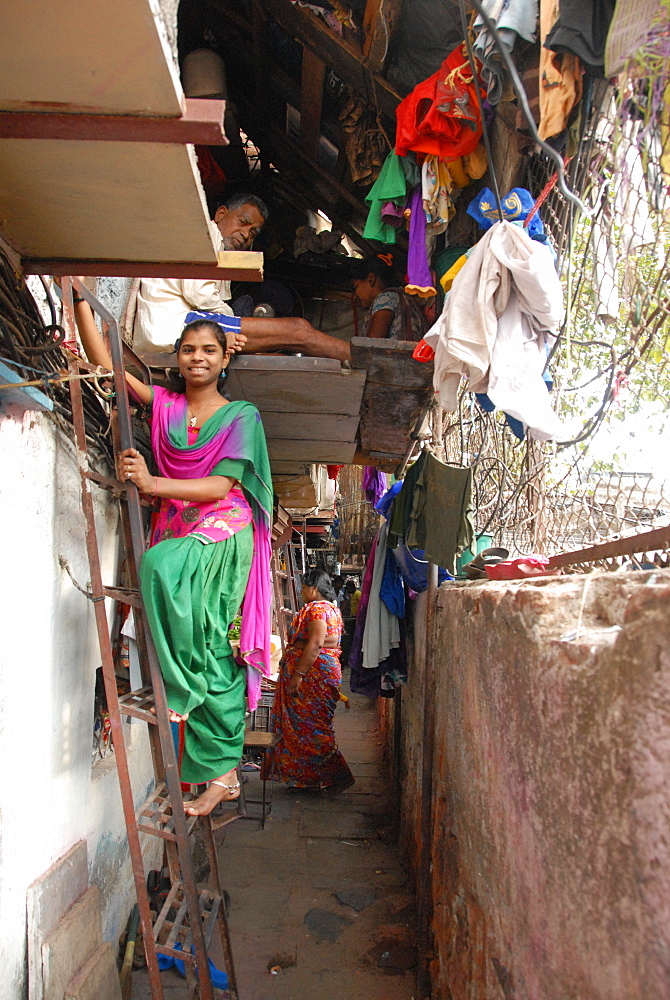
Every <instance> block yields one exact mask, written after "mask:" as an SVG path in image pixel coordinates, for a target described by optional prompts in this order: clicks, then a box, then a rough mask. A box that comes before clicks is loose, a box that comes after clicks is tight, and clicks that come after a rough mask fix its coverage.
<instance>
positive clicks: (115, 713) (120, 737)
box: [63, 282, 163, 1000]
mask: <svg viewBox="0 0 670 1000" xmlns="http://www.w3.org/2000/svg"><path fill="white" fill-rule="evenodd" d="M64 284H65V282H64ZM63 292H64V295H63V299H64V302H65V298H66V296H65V288H64V289H63ZM65 308H66V310H67V304H66V306H65ZM68 365H69V369H70V374H71V375H73V376H76V375H78V374H79V366H78V364H77V361H76V359H75V358H74V357H72V358H70V359H69V361H68ZM70 396H71V399H72V418H73V424H74V431H75V442H76V446H77V466H78V470H79V478H80V485H81V504H82V510H83V512H84V521H85V524H86V551H87V554H88V563H89V571H90V574H91V589H92V596H93V610H94V614H95V624H96V629H97V633H98V643H99V646H100V654H101V659H102V675H103V680H104V684H105V691H106V694H107V708H108V710H109V720H110V725H111V729H112V739H113V741H114V755H115V757H116V766H117V770H118V774H119V790H120V793H121V803H122V806H123V812H124V816H125V820H126V832H127V835H128V848H129V850H130V859H131V865H132V870H133V877H134V879H135V889H136V894H137V905H138V909H139V913H140V921H141V923H142V933H143V935H144V939H145V941H149V942H151V941H153V926H152V921H151V911H150V909H149V896H148V893H147V888H146V875H145V873H144V860H143V857H142V846H141V844H140V838H139V831H138V829H137V825H136V820H135V803H134V801H133V791H132V784H131V780H130V769H129V767H128V757H127V754H126V747H125V740H124V732H123V725H124V723H123V721H122V719H121V714H120V711H119V702H118V697H117V691H116V675H115V673H114V654H113V651H112V642H111V637H110V634H109V623H108V621H107V610H106V608H105V597H104V593H103V582H102V571H101V569H100V558H99V550H98V539H97V533H96V529H95V514H94V510H93V498H92V495H91V484H90V480H89V479H88V476H87V472H88V462H87V461H86V456H87V447H86V430H85V425H84V408H83V400H82V391H81V383H80V381H79V379H78V378H72V379H70ZM146 953H147V968H148V972H149V983H150V985H151V995H152V997H153V998H154V1000H163V986H162V983H161V978H160V969H159V968H158V958H157V955H156V952H155V950H154V949H153V948H152V947H150V946H149V947H147V948H146Z"/></svg>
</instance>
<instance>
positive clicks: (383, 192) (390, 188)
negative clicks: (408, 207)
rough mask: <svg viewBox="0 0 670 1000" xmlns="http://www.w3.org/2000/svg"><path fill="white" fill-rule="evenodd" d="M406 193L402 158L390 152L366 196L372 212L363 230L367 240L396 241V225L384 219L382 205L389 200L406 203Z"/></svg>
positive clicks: (401, 203)
mask: <svg viewBox="0 0 670 1000" xmlns="http://www.w3.org/2000/svg"><path fill="white" fill-rule="evenodd" d="M406 195H407V181H406V179H405V171H404V170H403V168H402V163H401V160H400V158H399V157H398V156H396V154H395V153H394V152H390V153H389V155H388V156H387V157H386V159H385V161H384V165H383V166H382V169H381V173H380V174H379V177H378V178H377V180H376V181H375V183H374V184H373V185H372V187H371V188H370V190H369V191H368V193H367V194H366V196H365V200H366V202H367V203H368V205H369V206H370V213H369V215H368V219H367V222H366V223H365V229H364V230H363V236H364V237H365V239H366V240H377V241H378V242H380V243H395V241H396V227H395V226H392V225H389V224H388V223H386V222H384V221H383V220H382V206H383V205H384V204H386V203H387V202H389V201H391V202H394V203H396V204H400V205H404V203H405V198H406Z"/></svg>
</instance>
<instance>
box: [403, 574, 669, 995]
mask: <svg viewBox="0 0 670 1000" xmlns="http://www.w3.org/2000/svg"><path fill="white" fill-rule="evenodd" d="M421 600H422V601H424V603H425V598H424V597H423V596H422V598H421ZM437 601H438V610H437V650H438V655H437V663H436V681H435V690H434V698H435V704H436V743H435V767H434V775H433V777H434V781H433V821H434V822H433V838H434V846H433V872H432V882H433V899H434V919H433V929H434V935H435V943H436V959H435V961H434V963H433V970H432V971H433V984H434V988H433V1000H437V998H439V1000H465V998H468V1000H471V998H473V997H476V998H477V1000H494V998H495V1000H500V998H505V1000H526V998H528V1000H614V998H616V1000H621V998H625V1000H659V998H663V997H670V834H669V833H668V831H669V830H670V573H669V572H667V571H665V572H656V573H627V574H595V575H592V576H587V577H578V576H574V577H566V578H557V579H553V580H550V579H546V580H538V581H535V582H532V581H525V582H522V583H513V584H501V583H482V584H464V585H451V586H449V585H446V586H444V587H443V588H441V590H440V591H439V592H438V597H437ZM423 610H424V605H422V606H421V607H420V608H419V611H420V616H419V617H421V612H422V611H423ZM417 624H418V626H419V630H420V629H421V623H420V622H418V623H417ZM611 626H621V630H620V631H616V632H608V631H606V630H607V629H608V628H610V627H611ZM578 627H581V628H582V630H585V634H583V635H581V637H580V638H578V639H576V640H575V639H570V638H569V634H570V633H572V632H574V630H575V629H576V628H578ZM422 663H423V660H422V655H421V650H420V649H419V650H418V656H417V657H416V659H415V662H414V664H413V667H412V670H411V674H410V683H409V685H408V687H407V688H406V689H405V691H404V692H403V699H402V738H401V745H400V747H399V748H398V751H399V754H400V758H401V762H402V789H403V801H402V818H401V823H402V831H401V833H402V846H403V850H404V853H405V856H406V858H407V860H408V861H409V862H410V864H413V865H416V862H417V857H418V843H419V841H418V802H419V791H420V782H421V766H420V755H421V746H420V744H421V734H422V724H423V709H422V706H423V683H422Z"/></svg>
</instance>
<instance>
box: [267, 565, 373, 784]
mask: <svg viewBox="0 0 670 1000" xmlns="http://www.w3.org/2000/svg"><path fill="white" fill-rule="evenodd" d="M302 598H303V601H304V602H305V603H304V606H303V607H302V608H301V609H300V611H299V612H298V614H297V615H296V616H295V617H294V619H293V621H292V622H291V625H290V626H289V631H288V645H287V647H286V652H285V656H284V661H283V664H282V671H281V675H280V677H279V682H278V684H277V690H276V692H275V700H274V705H273V708H272V717H271V721H272V729H273V730H274V732H276V733H279V734H280V735H281V737H282V739H281V741H280V742H279V744H278V745H277V746H276V747H275V749H274V751H273V756H274V767H273V766H272V764H273V762H272V760H268V762H267V764H266V765H265V769H264V774H265V776H266V777H270V776H271V773H270V772H272V777H273V778H274V779H275V780H276V781H286V782H288V784H289V787H292V788H308V789H324V790H327V791H328V792H331V793H337V792H341V791H343V790H344V789H345V788H349V787H350V786H351V785H353V783H354V780H355V779H354V776H353V774H352V773H351V771H350V770H349V767H348V765H347V762H346V761H345V759H344V757H343V756H342V754H341V753H340V751H339V749H338V747H337V742H336V740H335V733H334V731H333V715H334V713H335V708H336V706H337V703H338V701H339V697H340V683H341V681H342V669H341V667H340V652H341V650H340V641H341V636H342V616H341V614H340V612H339V610H338V607H337V604H336V603H335V592H334V590H333V587H332V583H331V580H330V577H329V576H328V574H327V573H325V572H324V571H323V570H319V569H314V570H310V571H309V572H307V573H305V575H304V576H303V578H302Z"/></svg>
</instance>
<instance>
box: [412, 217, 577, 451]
mask: <svg viewBox="0 0 670 1000" xmlns="http://www.w3.org/2000/svg"><path fill="white" fill-rule="evenodd" d="M563 315H564V309H563V292H562V288H561V283H560V280H559V278H558V275H557V274H556V271H555V269H554V262H553V258H552V255H551V253H550V251H549V249H548V248H547V247H546V246H544V245H543V244H542V243H538V242H536V241H534V240H531V239H530V237H529V236H528V234H527V233H525V232H524V231H523V230H522V229H521V228H519V227H518V226H517V225H515V224H514V223H511V222H507V221H506V220H505V221H503V222H496V223H495V225H494V226H493V227H492V228H491V229H489V230H488V232H486V233H485V234H484V236H483V237H482V238H481V240H480V241H479V243H477V245H476V246H475V247H474V248H473V250H472V253H471V255H470V257H469V258H468V261H467V262H466V264H465V265H464V266H463V267H462V269H461V270H460V272H459V273H458V274H457V275H456V277H455V278H454V281H453V285H452V288H451V292H450V293H449V295H448V297H447V298H446V299H445V303H444V308H443V310H442V314H441V316H440V317H439V319H438V320H437V322H436V323H435V324H434V325H433V326H432V327H431V329H430V330H429V331H428V333H427V334H426V335H425V337H424V339H425V340H426V342H427V343H428V344H429V345H430V346H431V347H432V348H433V349H434V350H435V373H434V377H433V384H434V387H435V390H436V391H437V392H438V393H439V395H440V401H441V403H442V406H443V407H444V408H445V409H446V410H447V411H449V412H453V411H454V410H455V409H456V408H457V405H458V389H459V386H460V382H461V378H462V376H463V375H465V376H467V377H468V379H469V388H470V389H471V390H472V391H474V392H487V391H488V394H489V396H490V398H491V400H492V401H493V402H494V403H495V405H496V406H497V407H498V408H499V409H501V410H504V411H505V412H506V413H510V414H512V416H515V417H517V419H519V420H521V421H522V422H523V423H524V424H525V425H526V427H527V428H528V430H529V431H531V433H532V436H533V437H535V438H537V439H539V440H548V439H551V438H553V437H555V436H557V435H559V434H560V433H561V427H560V423H559V421H558V418H557V417H556V415H555V414H554V412H553V410H552V409H551V406H550V403H549V397H548V394H547V391H546V388H545V386H544V381H543V379H542V371H543V369H544V366H545V362H546V349H547V346H548V345H550V344H551V343H553V340H554V337H555V336H556V334H557V332H558V329H559V326H560V324H561V322H562V319H563ZM498 337H500V344H499V345H498V350H496V351H495V353H494V348H495V346H496V341H497V340H498Z"/></svg>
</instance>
